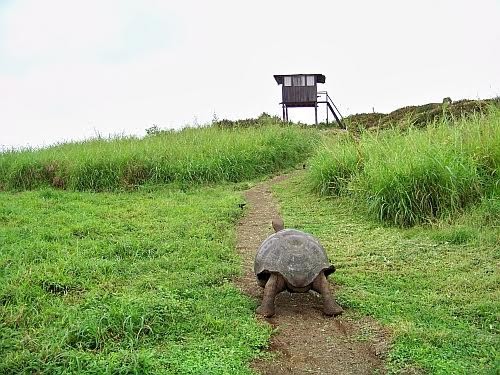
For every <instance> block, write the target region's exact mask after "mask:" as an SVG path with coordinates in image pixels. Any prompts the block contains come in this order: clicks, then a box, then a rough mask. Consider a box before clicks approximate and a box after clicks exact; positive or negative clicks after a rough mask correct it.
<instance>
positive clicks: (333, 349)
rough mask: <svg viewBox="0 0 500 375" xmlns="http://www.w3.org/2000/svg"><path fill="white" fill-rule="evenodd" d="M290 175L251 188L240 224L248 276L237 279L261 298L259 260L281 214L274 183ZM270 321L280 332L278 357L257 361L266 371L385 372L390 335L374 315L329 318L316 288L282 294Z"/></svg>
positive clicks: (274, 347) (239, 246)
mask: <svg viewBox="0 0 500 375" xmlns="http://www.w3.org/2000/svg"><path fill="white" fill-rule="evenodd" d="M284 179H286V176H278V177H275V178H274V179H272V180H270V181H267V182H264V183H261V184H259V185H256V186H255V187H253V188H252V189H250V190H247V191H246V192H245V197H246V200H247V203H248V206H249V209H248V211H247V214H246V215H245V217H243V218H242V220H241V221H240V222H239V224H238V233H237V238H238V242H237V249H238V251H239V252H240V254H241V256H242V258H243V262H244V274H243V276H242V277H240V278H238V279H237V280H236V283H237V285H238V286H239V287H240V288H241V289H242V290H243V291H244V292H245V293H247V294H248V295H250V296H251V297H253V298H255V299H257V300H259V302H260V300H261V299H262V288H260V287H259V286H258V285H257V283H256V281H255V275H254V273H253V261H254V257H255V252H256V250H257V248H258V247H259V245H260V244H261V242H262V241H263V240H264V239H265V238H266V237H267V236H268V235H270V234H271V233H272V232H273V231H272V228H271V220H272V218H273V217H275V216H278V208H277V205H276V202H275V201H274V199H273V197H272V194H271V190H270V187H271V185H272V184H274V183H278V182H280V181H282V180H284ZM285 226H286V222H285ZM331 280H332V278H331ZM333 280H334V277H333ZM262 319H264V318H262ZM264 320H266V321H267V322H269V323H270V324H271V325H272V326H273V327H274V328H275V329H276V333H275V334H274V335H273V337H272V341H271V352H272V353H273V354H275V356H274V358H273V359H272V360H269V361H267V360H266V361H264V360H260V361H256V362H254V364H253V367H254V369H255V370H256V371H258V372H260V373H262V374H278V375H279V374H301V375H302V374H320V373H321V374H325V373H327V374H380V373H384V372H385V371H384V365H383V357H384V355H385V353H386V349H387V337H388V335H387V334H386V333H385V332H384V330H383V329H382V328H381V327H380V326H379V325H378V324H376V322H374V321H373V320H371V319H368V318H364V319H361V320H356V319H354V318H353V317H352V313H351V312H349V310H347V311H346V312H344V315H342V316H341V317H337V318H329V317H326V316H324V315H323V314H322V299H321V297H320V296H319V295H317V294H315V293H313V292H309V293H300V294H290V293H287V292H283V293H281V294H280V295H278V297H277V298H276V315H275V316H274V317H272V318H270V319H264Z"/></svg>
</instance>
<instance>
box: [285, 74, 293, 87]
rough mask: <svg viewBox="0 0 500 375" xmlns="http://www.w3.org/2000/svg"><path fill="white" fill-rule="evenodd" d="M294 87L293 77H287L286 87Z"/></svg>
mask: <svg viewBox="0 0 500 375" xmlns="http://www.w3.org/2000/svg"><path fill="white" fill-rule="evenodd" d="M291 85H292V77H289V76H288V77H285V86H291Z"/></svg>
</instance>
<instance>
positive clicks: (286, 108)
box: [285, 104, 288, 122]
mask: <svg viewBox="0 0 500 375" xmlns="http://www.w3.org/2000/svg"><path fill="white" fill-rule="evenodd" d="M285 113H286V122H288V106H287V105H286V104H285Z"/></svg>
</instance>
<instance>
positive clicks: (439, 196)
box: [310, 108, 500, 226]
mask: <svg viewBox="0 0 500 375" xmlns="http://www.w3.org/2000/svg"><path fill="white" fill-rule="evenodd" d="M499 170H500V109H494V108H492V109H491V111H490V113H489V114H488V115H485V116H472V117H470V118H468V119H461V120H457V121H455V122H447V121H444V122H441V123H437V124H433V125H429V126H427V127H426V129H425V130H419V129H415V128H413V129H410V130H408V131H405V132H401V131H400V130H398V129H394V130H388V131H384V132H380V133H379V134H371V133H364V134H363V135H362V137H361V138H360V139H359V140H354V138H352V137H348V136H344V137H343V138H342V137H330V138H329V139H328V143H327V144H325V147H323V148H320V149H319V151H318V152H317V153H316V155H315V156H314V157H313V158H312V160H311V171H312V173H311V174H310V183H311V184H312V185H313V186H314V189H315V190H316V191H318V192H320V193H322V194H332V195H339V194H340V195H343V194H344V195H345V194H348V195H351V196H353V197H354V198H355V199H357V200H358V201H359V202H360V203H362V204H363V205H364V206H365V207H366V209H367V210H368V211H369V212H370V214H371V215H372V216H373V217H376V218H378V219H380V220H382V221H385V222H390V223H393V224H396V225H400V226H411V225H414V224H419V223H422V222H427V221H431V220H434V219H438V218H442V217H443V216H446V215H456V214H457V213H461V212H462V211H463V210H464V209H467V208H468V207H469V206H470V205H471V204H475V203H476V202H478V201H479V200H480V199H481V198H482V197H484V196H492V197H498V189H499V187H500V186H499V184H498V181H499V178H500V174H499Z"/></svg>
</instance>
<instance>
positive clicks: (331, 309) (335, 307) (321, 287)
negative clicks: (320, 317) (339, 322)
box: [312, 272, 344, 316]
mask: <svg viewBox="0 0 500 375" xmlns="http://www.w3.org/2000/svg"><path fill="white" fill-rule="evenodd" d="M312 288H313V290H315V291H316V292H318V293H319V294H321V295H322V296H323V301H324V302H323V303H324V307H323V312H324V313H325V315H328V316H332V315H333V316H337V315H340V314H342V313H343V312H344V310H342V307H340V305H339V304H338V303H337V302H335V299H334V298H333V295H332V293H331V291H330V284H328V280H327V279H326V276H325V274H324V273H323V272H321V273H320V274H319V275H318V276H316V278H315V279H314V281H313V285H312Z"/></svg>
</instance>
